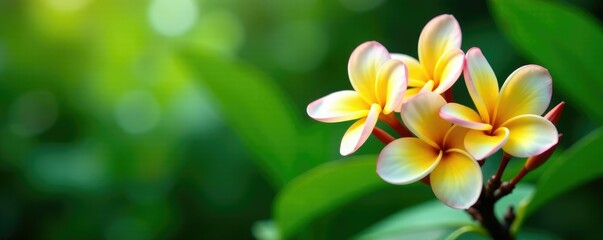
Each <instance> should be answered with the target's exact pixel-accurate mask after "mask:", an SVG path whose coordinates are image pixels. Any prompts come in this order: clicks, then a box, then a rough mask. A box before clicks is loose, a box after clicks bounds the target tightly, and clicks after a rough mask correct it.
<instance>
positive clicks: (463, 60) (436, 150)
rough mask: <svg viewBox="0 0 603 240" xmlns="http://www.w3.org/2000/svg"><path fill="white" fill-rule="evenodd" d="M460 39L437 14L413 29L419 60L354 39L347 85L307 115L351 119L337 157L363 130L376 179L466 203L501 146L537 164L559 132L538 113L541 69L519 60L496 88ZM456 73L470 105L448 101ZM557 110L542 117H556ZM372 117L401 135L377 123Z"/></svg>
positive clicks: (547, 90)
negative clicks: (375, 150) (371, 145)
mask: <svg viewBox="0 0 603 240" xmlns="http://www.w3.org/2000/svg"><path fill="white" fill-rule="evenodd" d="M461 38H462V34H461V28H460V26H459V24H458V22H457V21H456V19H455V18H454V17H453V16H452V15H440V16H438V17H436V18H434V19H432V20H431V21H430V22H429V23H427V25H426V26H425V27H424V29H423V31H422V32H421V35H420V37H419V43H418V59H415V58H413V57H411V56H409V55H404V54H399V53H390V52H389V51H388V50H387V49H386V48H385V47H384V46H382V45H381V44H379V43H377V42H374V41H372V42H365V43H363V44H361V45H360V46H358V47H357V48H356V49H355V50H354V51H353V53H352V55H351V56H350V59H349V63H348V75H349V80H350V83H351V84H352V88H353V89H354V90H344V91H338V92H335V93H332V94H329V95H327V96H325V97H323V98H320V99H318V100H316V101H314V102H312V103H310V104H309V105H308V108H307V112H308V115H309V116H310V117H312V118H314V119H316V120H318V121H322V122H342V121H349V120H356V121H355V122H354V123H353V124H352V126H350V127H349V128H348V130H347V131H346V132H345V134H344V136H343V139H342V141H341V147H340V153H341V154H342V155H344V156H345V155H349V154H351V153H353V152H355V151H356V150H357V149H358V148H360V147H361V146H362V145H363V144H364V142H365V141H366V140H367V139H368V137H369V136H370V135H371V134H373V135H375V136H376V137H378V138H379V139H380V140H382V141H383V142H385V143H386V144H387V145H386V146H385V147H384V148H383V150H382V151H381V153H380V154H379V157H378V160H377V174H378V175H379V176H380V177H381V178H382V179H383V180H385V181H387V182H389V183H392V184H408V183H412V182H416V181H420V180H422V181H423V182H425V183H428V184H429V185H431V188H432V190H433V192H434V194H435V196H436V197H437V198H438V199H440V200H441V201H442V202H443V203H444V204H446V205H448V206H450V207H453V208H458V209H466V208H469V207H471V206H472V205H473V204H475V203H476V201H477V200H478V198H479V196H480V193H481V191H482V183H483V177H482V171H481V167H480V166H481V164H483V162H484V161H485V159H486V158H488V157H489V156H490V155H492V154H493V153H495V152H497V151H498V150H500V149H502V150H503V151H504V153H505V156H514V157H520V158H529V159H537V160H528V162H530V161H531V162H532V163H531V165H530V166H534V165H535V164H534V162H538V164H541V162H543V161H544V160H546V158H548V156H550V152H552V151H553V150H554V148H555V146H556V144H557V142H558V139H559V137H558V136H559V135H558V132H557V129H556V127H555V125H554V124H553V122H552V120H551V119H550V117H548V118H545V117H543V116H541V115H542V114H543V113H544V112H545V110H546V109H547V108H548V106H549V103H550V101H551V95H552V79H551V76H550V74H549V73H548V71H547V70H546V69H545V68H543V67H541V66H538V65H527V66H523V67H520V68H519V69H517V70H515V71H514V72H513V73H512V74H511V75H509V77H508V78H507V80H506V81H505V82H504V84H503V85H502V87H501V88H500V89H499V86H498V81H497V78H496V76H495V75H494V72H493V70H492V68H491V67H490V65H489V63H488V61H487V60H486V58H485V57H484V55H483V54H482V52H481V50H480V49H479V48H471V49H469V50H468V51H467V53H466V54H465V53H464V52H463V51H462V50H461ZM461 74H463V78H464V80H465V84H466V86H467V90H468V92H469V94H470V96H471V99H472V100H473V103H474V105H475V109H476V110H474V109H473V108H470V107H467V106H464V105H461V104H459V103H455V102H453V100H452V91H451V87H452V85H453V84H454V83H455V82H456V81H457V79H459V77H460V75H461ZM561 107H562V105H561ZM561 107H560V108H555V109H554V110H553V111H552V112H551V113H549V114H547V116H548V115H555V116H557V117H558V112H559V111H561V110H560V109H561ZM398 115H399V116H401V120H402V123H403V125H402V124H401V123H400V122H399V120H398V117H397V116H398ZM379 120H381V121H383V122H385V123H386V124H387V125H389V126H390V127H392V128H393V129H394V130H396V132H397V133H398V134H399V135H400V138H398V139H394V138H393V137H391V135H389V134H388V133H387V132H385V131H383V130H381V129H379V128H378V127H377V125H376V124H377V122H378V121H379ZM547 150H548V151H547ZM545 155H546V156H545ZM543 159H544V160H543ZM527 170H528V171H529V170H531V169H527Z"/></svg>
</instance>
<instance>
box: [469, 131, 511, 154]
mask: <svg viewBox="0 0 603 240" xmlns="http://www.w3.org/2000/svg"><path fill="white" fill-rule="evenodd" d="M507 140H509V130H508V129H507V128H504V127H501V128H498V129H496V131H494V133H493V134H492V135H490V134H486V133H485V132H484V131H479V130H469V131H468V132H467V135H465V149H467V152H468V153H469V154H471V156H473V158H475V159H477V160H482V159H485V158H487V157H489V156H490V155H492V154H494V153H495V152H496V151H498V150H499V149H500V148H501V147H502V146H503V145H504V144H505V143H507Z"/></svg>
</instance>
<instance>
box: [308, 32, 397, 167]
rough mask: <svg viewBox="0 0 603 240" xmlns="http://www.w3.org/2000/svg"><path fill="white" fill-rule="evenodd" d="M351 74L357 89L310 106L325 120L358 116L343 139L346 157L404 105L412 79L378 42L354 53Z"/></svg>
mask: <svg viewBox="0 0 603 240" xmlns="http://www.w3.org/2000/svg"><path fill="white" fill-rule="evenodd" d="M348 75H349V78H350V82H351V83H352V87H353V88H354V91H351V90H344V91H338V92H334V93H332V94H329V95H327V96H325V97H323V98H320V99H318V100H316V101H314V102H312V103H310V104H309V105H308V108H307V112H308V115H310V117H312V118H314V119H316V120H318V121H321V122H342V121H348V120H354V119H358V120H357V121H356V122H355V123H354V124H352V126H351V127H350V128H349V129H348V130H347V131H346V133H345V134H344V136H343V140H342V141H341V147H340V149H339V151H340V153H341V155H344V156H345V155H348V154H351V153H353V152H355V151H356V150H357V149H358V148H359V147H360V146H361V145H362V144H363V143H364V142H365V141H366V139H367V138H368V137H369V135H370V134H371V132H372V131H373V129H374V127H375V124H376V123H377V120H378V119H379V116H380V115H388V114H391V113H392V112H393V111H394V110H395V109H397V108H398V107H399V106H400V105H401V104H402V98H403V97H404V93H405V92H406V85H407V81H408V78H407V70H406V66H404V64H403V63H402V62H401V61H399V60H396V59H391V57H390V54H389V52H388V51H387V49H385V47H383V46H382V45H381V44H379V43H378V42H365V43H363V44H361V45H360V46H358V47H357V48H356V49H355V50H354V52H352V55H351V56H350V60H349V63H348Z"/></svg>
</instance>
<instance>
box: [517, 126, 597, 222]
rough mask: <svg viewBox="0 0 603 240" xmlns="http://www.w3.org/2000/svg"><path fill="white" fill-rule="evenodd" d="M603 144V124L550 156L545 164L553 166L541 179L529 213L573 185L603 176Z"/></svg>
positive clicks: (528, 210) (529, 207)
mask: <svg viewBox="0 0 603 240" xmlns="http://www.w3.org/2000/svg"><path fill="white" fill-rule="evenodd" d="M602 148H603V128H600V129H597V130H596V131H594V132H592V133H590V134H589V135H587V136H586V137H584V138H583V139H582V140H580V141H579V142H576V143H575V144H574V145H573V146H572V147H570V148H569V149H567V151H565V152H564V153H563V154H561V155H560V156H559V157H557V158H553V159H550V160H549V162H547V163H546V164H551V166H550V168H549V169H548V170H547V171H546V172H545V173H544V174H543V175H542V177H541V178H540V180H539V181H538V184H537V188H536V189H537V191H536V193H535V195H534V198H533V199H532V201H531V202H530V204H529V205H528V208H527V212H526V214H530V213H531V212H533V211H534V210H536V209H538V208H539V207H540V206H542V205H543V204H545V203H546V202H548V201H550V200H551V199H553V198H555V197H556V196H559V195H560V194H562V193H564V192H567V191H569V190H571V189H572V188H574V187H577V186H579V185H581V184H583V183H585V182H588V181H590V180H593V179H595V178H599V177H601V176H603V161H601V149H602Z"/></svg>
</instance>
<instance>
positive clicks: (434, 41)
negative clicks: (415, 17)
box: [392, 14, 464, 99]
mask: <svg viewBox="0 0 603 240" xmlns="http://www.w3.org/2000/svg"><path fill="white" fill-rule="evenodd" d="M461 40H462V34H461V27H460V26H459V23H458V22H457V21H456V19H455V18H454V17H453V16H452V15H448V14H443V15H440V16H437V17H435V18H433V19H432V20H431V21H429V23H427V25H425V27H424V28H423V31H422V32H421V35H420V36H419V45H418V52H419V59H418V60H417V59H415V58H414V57H411V56H408V55H404V54H392V58H394V59H398V60H400V61H402V62H404V64H406V67H408V80H409V82H408V91H407V92H406V97H405V98H406V99H408V98H410V97H412V96H414V95H416V94H417V93H419V91H421V90H422V89H424V90H426V91H432V92H435V93H438V94H442V93H444V92H445V91H446V90H448V89H449V88H450V87H452V85H453V84H454V83H455V82H456V80H458V78H459V76H460V75H461V72H462V71H463V56H464V54H463V51H462V50H461Z"/></svg>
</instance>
